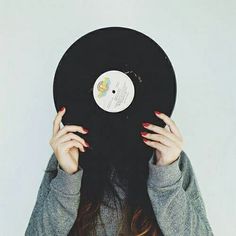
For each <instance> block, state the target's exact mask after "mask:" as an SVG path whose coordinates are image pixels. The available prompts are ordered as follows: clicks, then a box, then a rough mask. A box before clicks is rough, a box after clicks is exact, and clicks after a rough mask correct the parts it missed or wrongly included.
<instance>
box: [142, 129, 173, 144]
mask: <svg viewBox="0 0 236 236" xmlns="http://www.w3.org/2000/svg"><path fill="white" fill-rule="evenodd" d="M141 135H142V136H143V137H144V138H145V139H149V140H151V141H158V142H160V143H162V144H164V145H165V146H168V147H173V146H176V143H175V142H173V141H172V140H171V139H169V138H168V137H166V136H164V135H162V134H150V133H147V132H141Z"/></svg>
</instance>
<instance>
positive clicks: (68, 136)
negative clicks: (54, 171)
mask: <svg viewBox="0 0 236 236" xmlns="http://www.w3.org/2000/svg"><path fill="white" fill-rule="evenodd" d="M63 108H64V109H63ZM63 108H62V109H61V110H60V111H59V112H58V113H57V115H56V118H55V119H54V122H53V136H52V138H51V139H50V141H49V144H50V145H51V147H52V149H53V151H54V153H55V156H56V158H57V160H58V162H59V165H60V166H61V168H62V169H63V170H64V171H66V172H67V173H69V174H73V173H75V172H76V171H77V170H78V166H79V164H78V163H79V150H80V151H81V152H85V149H84V147H89V144H88V143H87V142H85V140H84V139H83V138H81V137H80V136H78V135H76V134H74V133H71V132H76V131H78V132H80V133H83V134H86V133H87V132H88V130H87V129H85V128H83V127H81V126H77V125H65V126H64V127H63V128H62V129H60V123H61V120H62V116H63V115H64V114H65V110H66V109H65V107H63Z"/></svg>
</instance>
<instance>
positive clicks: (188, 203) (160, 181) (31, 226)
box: [25, 150, 214, 236]
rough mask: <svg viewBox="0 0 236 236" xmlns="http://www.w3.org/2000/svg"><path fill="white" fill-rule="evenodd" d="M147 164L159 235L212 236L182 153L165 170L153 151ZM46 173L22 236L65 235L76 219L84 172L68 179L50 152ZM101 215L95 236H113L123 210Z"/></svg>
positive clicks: (102, 209) (150, 196) (199, 194)
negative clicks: (159, 230) (54, 171)
mask: <svg viewBox="0 0 236 236" xmlns="http://www.w3.org/2000/svg"><path fill="white" fill-rule="evenodd" d="M148 165H149V176H148V180H147V191H148V195H149V198H150V200H151V204H152V207H153V210H154V213H155V216H156V219H157V223H158V225H159V227H160V229H161V231H162V234H161V235H160V236H212V235H214V234H213V231H212V228H211V226H210V224H209V221H208V218H207V213H206V209H205V205H204V202H203V199H202V196H201V192H200V188H199V185H198V182H197V180H196V176H195V173H194V171H193V168H192V165H191V162H190V160H189V157H188V156H187V154H186V153H185V152H184V151H183V150H182V151H181V153H180V155H179V157H178V159H177V160H176V161H174V162H173V163H171V164H170V165H167V166H156V165H155V164H154V152H153V154H152V157H151V158H150V160H149V162H148ZM46 169H47V170H55V169H56V170H57V172H56V174H52V173H47V172H45V174H44V176H43V179H42V182H41V184H40V188H39V190H38V194H37V199H36V202H35V205H34V208H33V210H32V213H31V217H30V220H29V223H28V225H27V228H26V231H25V236H54V235H55V236H67V235H68V234H69V231H70V229H71V227H72V226H73V224H74V222H75V220H76V217H77V210H78V207H79V203H80V188H81V180H82V177H83V172H84V170H83V168H82V167H81V166H80V169H79V170H78V171H77V172H76V173H74V174H69V173H67V172H65V171H64V170H63V169H62V168H61V167H60V166H59V163H58V161H57V159H56V156H55V154H54V153H52V155H51V157H50V159H49V162H48V164H47V168H46ZM116 189H117V191H118V193H119V194H120V196H121V197H122V196H123V193H122V191H121V189H119V188H118V186H116ZM100 212H101V221H98V223H97V226H96V234H97V236H118V235H119V234H118V230H119V228H118V226H119V225H120V223H121V220H122V219H123V216H122V213H123V211H122V209H120V210H119V211H118V212H114V211H112V209H109V208H107V207H106V206H104V205H101V208H100ZM103 226H104V227H103ZM125 227H126V226H125V225H124V226H123V228H125ZM120 235H125V234H120ZM78 236H79V235H78ZM127 236H130V235H127Z"/></svg>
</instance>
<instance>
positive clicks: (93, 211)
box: [68, 145, 161, 236]
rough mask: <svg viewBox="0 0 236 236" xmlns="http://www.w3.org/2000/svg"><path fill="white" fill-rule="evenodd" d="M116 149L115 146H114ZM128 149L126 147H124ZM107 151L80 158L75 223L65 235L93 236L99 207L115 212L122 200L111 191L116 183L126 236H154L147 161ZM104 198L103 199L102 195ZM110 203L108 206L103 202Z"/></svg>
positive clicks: (158, 230) (156, 227)
mask: <svg viewBox="0 0 236 236" xmlns="http://www.w3.org/2000/svg"><path fill="white" fill-rule="evenodd" d="M118 146H119V145H118ZM126 148H128V147H126ZM110 150H111V151H110V152H104V151H101V152H99V151H97V152H96V153H95V152H89V151H87V152H88V154H87V156H84V157H81V158H80V166H81V167H82V168H83V177H82V183H81V189H80V204H79V208H78V214H77V217H76V220H75V222H74V224H73V226H72V228H71V230H70V232H69V234H68V235H69V236H78V235H79V236H88V235H96V231H95V228H96V223H97V219H98V217H100V206H101V204H104V205H105V206H107V207H109V208H111V209H114V210H115V211H117V208H118V206H119V207H121V206H122V199H121V198H120V196H119V194H118V193H117V191H116V189H115V188H114V183H115V184H117V185H118V186H119V187H120V188H121V189H122V190H123V192H124V193H125V198H124V199H125V202H126V206H128V212H127V213H128V214H129V216H130V217H128V218H127V222H125V223H126V224H127V225H128V230H129V231H128V232H129V233H127V234H125V235H127V236H131V235H133V236H157V235H159V233H160V232H161V230H160V228H159V226H158V224H157V221H156V218H155V215H154V212H153V208H152V205H151V201H150V198H149V196H148V192H147V179H148V175H149V169H148V161H149V160H148V159H147V158H144V157H143V156H142V155H141V154H140V153H139V152H136V151H135V150H134V151H133V155H129V156H128V157H127V156H125V155H124V153H123V152H122V151H121V149H120V150H114V148H112V147H110ZM105 195H106V196H107V198H104V196H105ZM106 199H109V200H111V199H112V200H113V201H112V202H114V203H115V204H114V206H111V205H110V204H109V202H110V201H109V202H108V201H107V200H106Z"/></svg>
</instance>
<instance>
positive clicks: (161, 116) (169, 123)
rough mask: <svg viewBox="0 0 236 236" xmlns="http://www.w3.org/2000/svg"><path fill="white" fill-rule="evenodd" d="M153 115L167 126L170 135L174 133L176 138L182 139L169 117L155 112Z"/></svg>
mask: <svg viewBox="0 0 236 236" xmlns="http://www.w3.org/2000/svg"><path fill="white" fill-rule="evenodd" d="M154 113H155V115H156V116H157V117H159V118H160V119H162V120H163V121H164V122H165V123H166V124H167V125H168V126H169V128H170V130H171V132H172V133H174V134H175V135H176V136H178V137H179V138H181V139H182V135H181V133H180V131H179V129H178V127H177V126H176V124H175V122H174V121H173V120H172V119H171V118H170V117H169V116H167V115H166V114H164V113H159V114H158V113H157V112H154Z"/></svg>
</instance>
